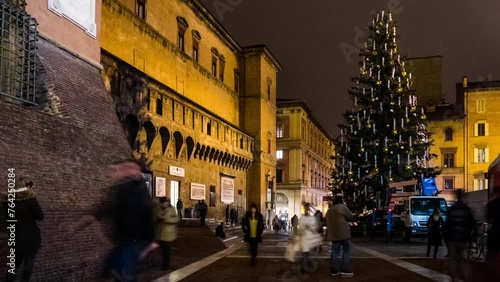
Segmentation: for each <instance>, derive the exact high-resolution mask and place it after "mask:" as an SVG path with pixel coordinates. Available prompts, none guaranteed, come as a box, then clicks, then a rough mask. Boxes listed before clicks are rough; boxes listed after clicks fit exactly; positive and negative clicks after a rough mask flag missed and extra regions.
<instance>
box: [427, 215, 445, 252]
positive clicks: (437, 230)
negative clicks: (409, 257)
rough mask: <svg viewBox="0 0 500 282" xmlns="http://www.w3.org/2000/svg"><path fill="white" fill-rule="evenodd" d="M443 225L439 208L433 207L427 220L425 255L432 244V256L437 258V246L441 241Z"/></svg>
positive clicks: (429, 250)
mask: <svg viewBox="0 0 500 282" xmlns="http://www.w3.org/2000/svg"><path fill="white" fill-rule="evenodd" d="M443 225H444V220H443V217H442V216H441V213H440V212H439V209H437V208H435V209H434V212H433V213H432V215H431V216H429V219H428V220H427V230H429V232H428V233H427V257H429V253H430V252H431V247H432V246H434V258H437V252H438V249H439V246H441V244H442V242H443V237H442V234H443Z"/></svg>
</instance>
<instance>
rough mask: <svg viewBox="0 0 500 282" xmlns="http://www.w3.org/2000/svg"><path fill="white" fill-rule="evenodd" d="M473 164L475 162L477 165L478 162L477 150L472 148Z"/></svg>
mask: <svg viewBox="0 0 500 282" xmlns="http://www.w3.org/2000/svg"><path fill="white" fill-rule="evenodd" d="M474 162H475V163H478V162H479V158H478V151H477V148H474Z"/></svg>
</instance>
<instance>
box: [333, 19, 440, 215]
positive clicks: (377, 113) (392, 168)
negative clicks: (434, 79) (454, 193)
mask: <svg viewBox="0 0 500 282" xmlns="http://www.w3.org/2000/svg"><path fill="white" fill-rule="evenodd" d="M397 39H398V35H397V33H396V23H395V22H394V21H393V20H392V15H391V14H390V13H388V12H386V11H382V12H381V13H379V14H377V15H376V16H375V17H374V19H373V21H372V22H371V23H370V24H369V25H368V26H367V28H366V38H365V47H364V48H363V49H362V50H361V51H360V57H361V62H360V75H359V77H356V78H353V83H354V84H355V85H354V86H353V87H352V89H351V90H350V91H349V95H350V97H351V99H352V101H353V106H352V108H351V109H350V110H348V111H346V112H345V113H344V123H343V124H340V125H339V128H340V136H339V137H338V138H336V140H335V147H336V164H335V168H334V171H333V174H332V176H333V179H334V185H333V189H334V191H333V192H334V193H337V192H338V191H339V190H341V191H342V192H343V193H344V195H345V196H346V198H347V199H348V201H350V202H351V203H356V205H357V206H358V207H360V206H364V205H365V204H366V203H367V202H373V200H374V198H375V195H376V192H381V193H380V195H381V197H382V198H385V192H386V189H387V188H388V183H389V182H392V181H403V180H410V179H418V178H421V177H434V176H435V175H437V174H439V171H438V169H437V168H436V167H430V164H429V160H430V159H431V158H433V157H435V156H433V155H431V154H430V150H429V149H430V146H431V145H432V141H431V140H430V133H429V132H428V131H427V128H426V122H425V119H426V116H425V112H424V109H423V108H422V107H420V106H418V104H417V97H416V95H415V92H414V91H411V90H410V87H411V83H412V78H411V74H410V73H409V72H407V70H406V67H405V61H404V58H402V57H401V55H400V54H399V50H398V44H397Z"/></svg>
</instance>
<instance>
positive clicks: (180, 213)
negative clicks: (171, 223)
mask: <svg viewBox="0 0 500 282" xmlns="http://www.w3.org/2000/svg"><path fill="white" fill-rule="evenodd" d="M176 208H177V215H178V216H179V220H182V209H183V208H184V203H182V200H181V198H179V199H178V200H177V204H176Z"/></svg>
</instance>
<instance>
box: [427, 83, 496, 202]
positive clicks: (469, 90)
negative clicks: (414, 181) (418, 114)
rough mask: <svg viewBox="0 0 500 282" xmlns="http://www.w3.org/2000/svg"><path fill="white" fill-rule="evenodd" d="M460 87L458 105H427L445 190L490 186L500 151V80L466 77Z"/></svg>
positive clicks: (439, 180)
mask: <svg viewBox="0 0 500 282" xmlns="http://www.w3.org/2000/svg"><path fill="white" fill-rule="evenodd" d="M456 87H457V102H456V104H455V105H448V104H444V103H441V104H438V105H435V106H434V105H429V106H428V107H427V113H428V117H429V129H430V131H431V132H432V133H433V136H432V139H433V140H434V146H433V147H432V148H431V153H433V154H436V155H437V156H438V158H437V159H436V165H438V166H440V167H441V168H442V174H441V175H439V176H438V177H437V179H436V181H437V183H438V187H439V188H440V190H444V191H446V190H447V188H448V189H452V188H450V187H453V189H464V191H466V192H472V191H478V190H483V189H488V179H487V175H486V173H487V171H488V166H489V164H490V163H491V161H492V160H493V159H494V158H495V157H496V156H498V154H499V153H500V140H499V139H498V135H499V134H500V132H499V130H498V128H500V82H497V81H487V82H468V81H467V78H466V77H464V78H463V81H462V83H460V84H457V85H456ZM445 194H446V193H445Z"/></svg>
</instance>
